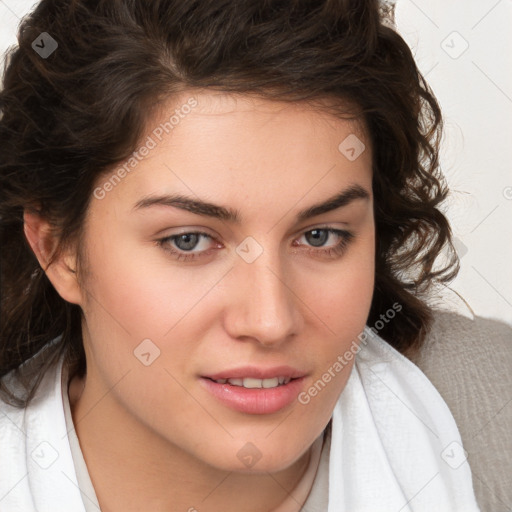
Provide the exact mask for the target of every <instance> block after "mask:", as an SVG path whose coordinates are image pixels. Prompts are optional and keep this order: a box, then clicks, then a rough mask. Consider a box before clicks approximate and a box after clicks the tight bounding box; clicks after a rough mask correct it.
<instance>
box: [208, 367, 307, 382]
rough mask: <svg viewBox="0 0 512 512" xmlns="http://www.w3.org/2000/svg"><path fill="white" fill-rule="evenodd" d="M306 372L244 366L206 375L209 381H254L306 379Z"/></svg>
mask: <svg viewBox="0 0 512 512" xmlns="http://www.w3.org/2000/svg"><path fill="white" fill-rule="evenodd" d="M305 375H306V374H305V372H303V371H301V370H298V369H296V368H292V367H291V366H273V367H270V368H261V367H257V366H242V367H239V368H232V369H230V370H223V371H221V372H218V373H212V374H210V375H204V377H206V378H207V379H212V380H219V379H243V378H245V377H248V378H252V379H273V378H275V377H286V378H290V379H296V378H300V377H304V376H305Z"/></svg>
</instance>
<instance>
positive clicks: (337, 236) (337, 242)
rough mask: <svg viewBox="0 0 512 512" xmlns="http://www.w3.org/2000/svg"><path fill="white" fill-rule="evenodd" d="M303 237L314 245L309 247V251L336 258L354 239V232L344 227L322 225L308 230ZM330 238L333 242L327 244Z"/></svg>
mask: <svg viewBox="0 0 512 512" xmlns="http://www.w3.org/2000/svg"><path fill="white" fill-rule="evenodd" d="M302 238H304V239H305V240H306V243H307V244H310V245H311V246H313V248H312V249H311V248H310V249H307V252H308V253H311V254H313V255H318V256H327V257H330V258H335V257H339V256H341V255H342V254H343V253H344V252H345V250H346V248H347V246H348V245H349V243H350V242H351V241H352V240H353V238H354V234H353V233H351V232H350V231H346V230H343V229H334V228H328V227H322V228H315V229H311V230H309V231H306V232H305V233H304V234H303V235H302V237H301V239H302ZM329 239H331V240H333V243H332V244H330V245H327V246H326V242H327V241H329ZM299 240H300V239H299Z"/></svg>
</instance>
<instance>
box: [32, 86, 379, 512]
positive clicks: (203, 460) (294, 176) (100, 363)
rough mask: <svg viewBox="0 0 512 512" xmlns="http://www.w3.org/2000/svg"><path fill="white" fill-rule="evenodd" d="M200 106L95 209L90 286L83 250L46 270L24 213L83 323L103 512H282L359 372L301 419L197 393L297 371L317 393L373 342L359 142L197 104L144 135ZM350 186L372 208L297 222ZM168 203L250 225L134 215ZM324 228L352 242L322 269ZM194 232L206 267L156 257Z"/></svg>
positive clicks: (78, 420) (346, 131) (223, 99)
mask: <svg viewBox="0 0 512 512" xmlns="http://www.w3.org/2000/svg"><path fill="white" fill-rule="evenodd" d="M192 96H193V97H194V98H195V99H196V100H197V106H196V107H195V108H193V109H192V110H191V112H190V113H188V114H187V115H184V116H183V117H180V120H179V123H177V124H176V125H175V126H174V127H173V129H172V130H170V131H169V134H166V135H165V137H163V138H162V140H161V141H158V144H157V145H156V147H155V148H153V149H152V150H151V151H149V154H148V155H147V156H145V158H143V159H142V160H141V161H139V162H138V164H137V166H136V168H134V169H133V170H132V171H131V172H130V173H127V175H126V176H125V177H124V178H123V179H122V180H121V181H120V182H119V183H117V184H116V185H115V186H114V187H112V189H111V190H109V191H108V193H106V194H105V195H104V197H103V198H101V199H98V198H96V197H93V198H92V200H91V204H90V207H89V210H88V214H87V218H86V222H85V225H84V232H83V245H82V246H83V250H84V252H85V254H84V256H85V258H84V259H83V262H84V265H85V266H84V268H80V269H79V270H80V272H82V273H80V272H79V273H74V272H72V269H75V268H77V267H76V265H77V254H76V252H74V251H73V249H72V248H70V249H69V250H68V251H67V252H63V253H62V255H61V256H59V258H58V259H57V260H56V262H55V263H53V264H52V265H51V266H49V267H48V268H47V265H46V264H45V262H46V261H47V257H48V254H49V253H50V252H51V249H52V243H53V242H52V240H51V239H48V233H49V230H48V226H47V224H46V223H45V221H44V220H43V219H40V218H38V217H37V216H35V215H34V214H30V213H28V212H27V213H26V214H25V232H26V236H27V239H28V240H29V243H30V244H31V246H32V248H33V250H34V252H35V253H36V255H37V257H38V259H39V261H40V263H41V265H42V266H43V268H45V271H46V273H47V275H48V277H49V278H50V280H51V281H52V283H53V285H54V286H55V288H56V289H57V291H58V292H59V293H60V295H61V296H62V297H63V298H64V299H66V300H68V301H70V302H73V303H76V304H79V305H80V306H81V308H82V310H83V313H84V321H83V337H84V345H85V349H86V356H87V376H86V378H85V379H84V380H83V381H78V380H77V379H75V380H73V381H72V382H71V385H70V390H69V394H70V400H71V404H72V414H73V421H74V424H75V428H76V431H77V435H78V437H79V440H80V444H81V448H82V451H83V454H84V458H85V460H86V463H87V466H88V469H89V472H90V475H91V480H92V482H93V485H94V487H95V490H96V493H97V495H98V499H99V502H100V506H101V507H102V510H103V511H104V512H110V511H132V510H133V511H135V510H152V511H164V510H183V511H186V510H191V509H192V510H193V509H197V510H198V511H200V512H203V511H218V510H223V511H224V512H229V511H234V510H237V511H238V510H241V509H243V510H245V511H249V512H250V511H262V510H271V509H272V508H274V507H276V506H278V505H279V504H280V503H281V502H282V501H283V500H284V499H285V498H286V497H287V495H288V492H290V491H291V492H292V491H293V488H294V486H295V485H296V483H297V481H298V480H300V478H301V476H302V475H303V473H304V470H305V468H306V467H307V464H308V461H309V455H310V447H311V444H312V443H313V442H314V440H315V439H316V438H317V437H318V436H319V435H320V434H321V433H322V431H323V429H324V428H325V426H326V425H327V423H328V421H329V419H330V416H331V414H332V410H333V407H334V405H335V403H336V400H337V399H338V397H339V395H340V393H341V391H342V390H343V387H344V386H345V384H346V381H347V379H348V376H349V374H350V370H351V368H352V363H351V364H350V365H349V366H346V367H345V368H344V369H343V370H342V371H341V372H339V373H338V374H337V375H336V377H335V378H333V379H332V380H331V382H329V384H328V385H327V386H325V388H324V389H323V390H322V391H321V392H320V393H318V395H317V396H315V397H314V398H312V399H311V401H310V402H309V403H308V404H307V405H303V404H301V403H300V402H299V401H298V400H294V401H293V403H292V404H291V405H289V406H287V407H285V408H284V409H282V410H280V411H278V412H276V413H272V414H258V415H257V414H247V413H242V412H238V411H235V410H233V409H231V408H229V407H227V406H226V405H224V404H222V403H220V402H219V401H218V400H217V399H216V398H214V397H213V396H212V395H211V394H210V393H209V392H208V391H207V390H206V389H205V388H204V386H202V385H201V376H204V375H208V374H213V373H217V372H220V371H223V370H226V369H232V368H236V367H240V366H246V365H251V366H260V367H266V368H267V367H272V366H278V365H289V366H292V367H294V368H297V369H299V370H301V371H302V372H303V373H304V374H306V377H305V379H304V382H303V388H302V389H303V390H307V389H308V388H309V387H310V386H311V385H312V384H314V383H315V382H316V381H317V380H318V379H320V378H321V376H322V374H324V373H325V372H326V371H327V370H328V368H329V367H332V365H333V363H334V362H335V361H336V359H337V357H338V355H340V354H343V353H344V352H345V351H346V350H347V349H348V348H349V346H350V344H351V343H352V342H353V340H355V339H356V338H357V335H358V334H359V333H360V332H361V331H362V330H363V328H364V325H365V322H366V319H367V316H368V312H369V308H370V304H371V298H372V293H373V286H374V250H375V233H374V219H373V202H372V195H371V193H372V190H371V182H372V166H371V162H372V159H371V147H370V142H369V140H368V138H367V137H366V136H365V135H364V130H362V129H361V128H360V126H359V125H358V124H356V123H355V122H354V121H347V120H340V119H337V118H335V117H333V116H332V115H330V114H327V113H325V112H322V111H319V110H318V109H314V108H312V107H311V106H307V105H304V104H286V103H281V102H270V101H268V100H262V99H256V98H254V97H249V96H242V95H227V94H220V93H212V92H206V91H194V92H190V91H189V92H187V93H186V94H183V95H182V96H181V97H179V98H173V102H172V103H169V104H167V105H164V106H162V108H161V109H160V111H159V112H158V114H156V115H154V117H153V119H152V120H151V122H150V123H149V124H148V131H147V135H151V133H152V131H153V130H154V128H155V127H157V126H159V124H160V123H162V122H165V121H166V120H168V119H169V116H170V115H171V114H172V113H173V111H174V110H175V109H176V108H177V107H179V106H180V105H183V104H185V103H186V102H187V100H188V99H189V98H190V97H192ZM350 134H356V135H357V137H358V138H359V139H360V140H362V141H364V143H365V145H366V149H365V151H363V152H362V154H361V155H360V156H359V157H358V158H356V159H355V160H354V161H351V160H350V159H348V158H346V156H345V155H344V154H342V152H340V150H339V149H338V146H339V145H340V143H341V142H342V141H343V140H344V139H345V138H346V137H347V136H349V135H350ZM147 135H146V136H147ZM153 138H154V139H155V137H154V136H153ZM155 140H157V139H155ZM110 176H111V174H108V173H107V174H106V175H105V176H104V177H102V178H101V179H100V180H99V181H98V186H99V187H102V186H103V184H104V183H105V181H106V180H108V178H109V177H110ZM353 185H359V186H360V187H362V188H363V189H365V190H366V191H367V192H368V194H369V199H356V200H354V201H352V202H350V203H349V204H348V205H347V206H344V207H341V208H338V209H336V210H333V211H330V212H328V213H324V214H321V215H318V216H316V217H314V218H310V219H307V220H304V221H301V222H298V221H297V220H296V218H295V217H296V214H297V213H298V212H299V211H302V210H304V209H306V208H307V207H309V206H311V205H314V204H317V203H319V202H322V201H325V200H326V199H328V198H330V197H332V196H333V195H335V194H336V193H338V192H341V191H342V190H344V189H346V188H348V187H350V186H353ZM171 193H180V194H183V195H187V196H189V197H192V198H194V199H201V200H203V201H208V202H211V203H215V204H218V205H222V206H225V207H229V208H232V209H234V210H237V211H238V213H239V215H240V218H241V222H240V225H236V224H233V223H230V222H228V221H225V220H219V219H213V218H209V217H206V216H202V215H198V214H194V213H191V212H186V211H184V210H181V209H178V208H175V207H168V206H162V205H157V206H152V207H148V208H140V209H134V205H135V204H136V203H137V202H138V201H140V200H141V199H143V198H145V197H148V196H151V195H156V194H158V195H162V194H171ZM321 227H329V228H333V229H343V230H347V231H349V232H351V233H352V234H353V235H354V237H353V239H352V240H351V241H350V242H349V243H348V245H347V246H346V247H345V249H344V250H343V251H342V252H341V253H340V254H338V255H336V253H334V254H332V255H328V254H327V253H326V252H325V251H326V249H329V248H333V247H334V246H335V245H336V244H337V242H339V241H340V238H339V236H337V235H336V234H331V235H329V236H328V237H326V238H325V241H324V242H323V246H322V245H320V246H317V245H314V244H315V239H314V238H312V237H311V236H306V235H305V234H306V233H310V231H311V230H313V229H315V228H316V229H319V228H321ZM194 231H202V232H205V233H207V234H209V235H210V236H211V237H212V239H205V238H201V239H200V240H199V242H198V244H197V247H196V248H195V249H193V251H192V252H194V253H195V254H199V253H201V252H202V253H203V256H200V257H198V258H197V259H196V260H194V261H183V260H178V259H177V257H176V256H175V255H173V254H171V253H170V252H168V251H166V250H165V247H167V248H171V249H174V250H175V251H177V252H180V250H179V246H177V245H176V243H173V242H172V241H167V242H166V244H165V245H163V246H162V245H159V244H158V242H157V240H158V239H161V238H164V237H168V236H171V235H176V234H180V233H186V232H188V233H190V232H194ZM246 237H252V238H253V239H254V240H255V241H256V242H257V244H258V245H259V247H260V248H261V250H262V253H261V254H260V255H259V257H257V258H256V259H255V260H254V261H253V262H252V263H247V262H246V261H245V260H244V259H243V258H242V257H241V256H240V255H239V253H237V251H236V249H237V247H239V246H240V244H241V243H242V242H243V241H244V240H245V239H246ZM319 243H320V244H322V242H319ZM317 244H318V242H317ZM181 247H183V245H182V246H181ZM252 247H253V249H251V250H254V247H257V246H254V245H253V246H252ZM205 251H207V252H205ZM322 251H324V252H322ZM185 252H186V251H181V253H185ZM188 254H190V251H189V252H188ZM205 254H206V255H205ZM77 277H79V278H81V279H77ZM145 339H150V340H151V343H152V344H154V346H155V347H158V350H159V351H160V352H159V357H157V358H156V359H155V360H154V361H153V362H152V363H151V364H150V365H149V366H145V365H144V364H142V363H141V361H140V360H139V359H138V358H137V357H136V356H135V355H134V351H136V350H137V347H138V346H139V345H140V343H141V342H142V340H145ZM146 343H147V342H146ZM150 347H152V348H150V351H152V353H153V354H155V353H156V350H157V349H156V348H154V347H153V345H150ZM248 442H250V443H252V444H253V445H254V446H255V447H256V448H257V450H258V452H259V454H260V455H261V458H260V460H259V461H258V462H257V463H256V464H255V465H254V466H252V467H251V468H249V467H246V466H245V465H244V464H243V463H242V462H241V460H240V459H239V457H237V453H238V452H239V451H240V449H241V448H243V447H244V446H246V443H248Z"/></svg>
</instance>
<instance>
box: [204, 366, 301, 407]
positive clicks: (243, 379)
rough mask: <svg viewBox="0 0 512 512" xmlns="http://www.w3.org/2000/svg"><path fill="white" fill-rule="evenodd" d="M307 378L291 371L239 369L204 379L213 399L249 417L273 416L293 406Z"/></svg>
mask: <svg viewBox="0 0 512 512" xmlns="http://www.w3.org/2000/svg"><path fill="white" fill-rule="evenodd" d="M305 376H306V374H305V373H304V372H301V371H298V370H296V369H294V368H291V367H278V368H273V369H266V370H265V369H258V368H254V367H250V368H249V367H247V368H239V369H235V370H231V371H225V372H222V373H218V374H215V375H210V376H203V377H201V378H200V382H201V385H202V386H203V387H204V388H205V389H206V391H207V392H208V393H209V395H211V396H213V397H215V398H216V399H217V400H218V401H219V402H220V403H221V404H222V405H224V406H227V407H228V408H230V409H232V410H235V411H238V412H242V413H246V414H272V413H276V412H280V411H282V410H284V409H287V408H289V407H290V406H292V404H293V402H295V401H297V397H298V395H299V394H300V392H301V391H302V388H303V387H304V380H305Z"/></svg>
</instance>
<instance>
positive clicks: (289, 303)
mask: <svg viewBox="0 0 512 512" xmlns="http://www.w3.org/2000/svg"><path fill="white" fill-rule="evenodd" d="M289 274H290V272H286V271H285V269H283V265H282V263H281V262H280V261H279V257H277V256H272V255H271V254H270V253H269V251H264V252H263V254H262V255H261V256H259V258H257V259H256V260H255V261H253V262H252V263H247V262H245V261H243V260H239V261H237V263H236V264H235V268H234V269H233V270H232V271H231V272H230V277H229V280H230V282H229V285H228V286H229V291H228V295H229V297H230V300H229V303H228V308H227V311H226V315H225V317H224V318H225V326H224V327H225V329H226V331H227V332H228V333H229V334H230V336H231V337H232V338H234V339H238V340H241V341H242V340H245V341H247V340H253V341H255V342H258V343H259V344H261V345H263V346H266V347H275V346H279V345H281V344H282V343H284V342H286V341H287V340H289V339H290V338H291V337H293V335H296V334H297V333H298V332H299V331H300V329H301V327H302V322H303V317H302V315H301V311H300V307H299V305H300V301H299V299H298V297H297V296H296V295H295V294H294V291H293V283H292V281H291V280H290V276H289Z"/></svg>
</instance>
